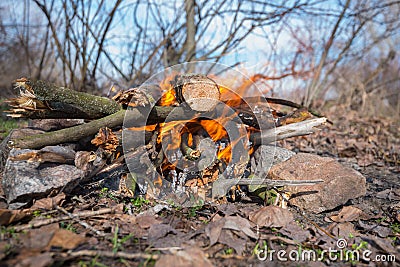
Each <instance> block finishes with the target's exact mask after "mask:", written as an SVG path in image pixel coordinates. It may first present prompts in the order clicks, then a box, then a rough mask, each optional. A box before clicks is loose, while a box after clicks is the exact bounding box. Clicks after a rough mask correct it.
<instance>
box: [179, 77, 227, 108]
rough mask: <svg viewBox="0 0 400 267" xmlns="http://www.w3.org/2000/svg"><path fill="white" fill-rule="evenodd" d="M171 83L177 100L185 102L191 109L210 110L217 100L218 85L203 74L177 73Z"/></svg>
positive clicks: (218, 97)
mask: <svg viewBox="0 0 400 267" xmlns="http://www.w3.org/2000/svg"><path fill="white" fill-rule="evenodd" d="M173 85H174V89H175V92H176V98H177V100H178V102H179V103H185V104H187V105H188V106H189V107H190V108H191V109H192V110H195V111H199V112H206V111H211V110H213V109H214V108H215V106H216V105H217V104H218V102H219V99H220V91H219V87H218V85H217V84H216V83H215V82H214V81H213V80H212V79H210V78H208V77H207V76H205V75H201V74H185V75H177V76H176V77H175V81H174V84H173Z"/></svg>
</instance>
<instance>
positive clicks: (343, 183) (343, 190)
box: [269, 153, 366, 213]
mask: <svg viewBox="0 0 400 267" xmlns="http://www.w3.org/2000/svg"><path fill="white" fill-rule="evenodd" d="M269 175H270V177H271V179H277V180H314V179H315V180H319V179H321V180H324V182H323V183H320V184H317V185H312V186H290V187H288V188H287V190H288V191H289V192H290V193H291V194H292V196H291V199H290V200H289V202H290V203H291V204H293V205H295V206H297V207H299V208H301V209H303V210H304V211H306V212H313V213H320V212H323V211H327V210H332V209H334V208H336V207H338V206H340V205H343V204H345V203H346V202H347V201H348V200H350V199H354V198H357V197H361V196H364V195H365V194H366V179H365V177H364V176H363V175H362V174H361V173H359V172H358V171H356V170H354V169H352V168H349V167H346V166H343V165H341V164H340V163H339V162H337V161H336V160H335V159H333V158H328V157H321V156H318V155H314V154H307V153H299V154H296V155H294V156H292V157H291V158H290V159H288V160H287V161H284V162H281V163H278V164H276V165H274V166H272V168H271V169H270V172H269Z"/></svg>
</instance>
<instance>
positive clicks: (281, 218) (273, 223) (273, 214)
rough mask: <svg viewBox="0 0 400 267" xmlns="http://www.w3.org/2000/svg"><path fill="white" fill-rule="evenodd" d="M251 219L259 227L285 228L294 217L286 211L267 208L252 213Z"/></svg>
mask: <svg viewBox="0 0 400 267" xmlns="http://www.w3.org/2000/svg"><path fill="white" fill-rule="evenodd" d="M249 219H250V221H252V222H253V223H255V224H257V225H258V226H259V227H264V226H265V227H285V226H286V225H287V224H288V223H289V222H291V221H293V215H292V213H291V212H290V211H288V210H286V209H283V208H280V207H277V206H266V207H262V208H261V209H259V210H256V211H254V212H252V213H250V214H249Z"/></svg>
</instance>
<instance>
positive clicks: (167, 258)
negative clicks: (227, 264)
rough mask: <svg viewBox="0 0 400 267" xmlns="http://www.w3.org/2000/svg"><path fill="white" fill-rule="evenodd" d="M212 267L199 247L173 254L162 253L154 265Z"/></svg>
mask: <svg viewBox="0 0 400 267" xmlns="http://www.w3.org/2000/svg"><path fill="white" fill-rule="evenodd" d="M170 266H171V267H186V266H193V267H203V266H204V267H212V266H213V265H212V264H211V262H210V261H209V260H208V259H207V257H206V255H205V254H204V252H203V251H202V250H201V249H199V248H196V247H194V248H192V247H191V248H190V249H187V250H181V251H178V252H177V253H176V254H173V255H162V256H161V257H160V259H159V260H158V261H157V262H156V264H155V267H170Z"/></svg>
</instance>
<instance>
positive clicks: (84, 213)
mask: <svg viewBox="0 0 400 267" xmlns="http://www.w3.org/2000/svg"><path fill="white" fill-rule="evenodd" d="M114 211H115V210H114V209H112V208H105V209H100V210H94V211H82V212H77V213H73V214H72V216H73V217H72V218H86V217H92V216H97V215H103V214H109V213H114ZM72 218H71V216H70V215H65V216H60V217H57V218H50V219H43V220H38V221H34V222H32V223H29V224H24V225H19V226H15V227H14V229H15V231H16V232H21V231H23V230H27V229H32V228H39V227H42V226H44V225H49V224H52V223H57V222H61V221H67V220H71V219H72Z"/></svg>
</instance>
